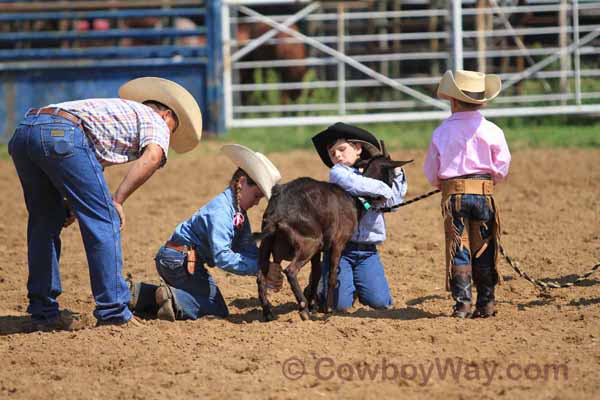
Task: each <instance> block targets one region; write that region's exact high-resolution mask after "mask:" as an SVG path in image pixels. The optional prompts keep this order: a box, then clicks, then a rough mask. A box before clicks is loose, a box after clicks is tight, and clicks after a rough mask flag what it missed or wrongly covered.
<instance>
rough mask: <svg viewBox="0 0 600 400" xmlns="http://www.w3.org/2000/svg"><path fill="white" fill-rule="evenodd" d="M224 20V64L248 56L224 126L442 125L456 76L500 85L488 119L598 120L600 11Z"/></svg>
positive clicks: (325, 8)
mask: <svg viewBox="0 0 600 400" xmlns="http://www.w3.org/2000/svg"><path fill="white" fill-rule="evenodd" d="M282 3H284V4H286V5H287V6H288V7H287V10H284V9H283V8H281V9H279V10H273V8H274V7H273V6H275V5H277V4H282ZM436 4H437V5H436ZM292 5H293V7H292ZM440 5H441V6H440ZM268 6H271V7H270V8H269V7H268ZM261 7H262V8H261ZM398 7H401V8H398ZM282 10H283V11H282ZM290 10H292V11H290ZM457 10H458V14H456V15H458V16H459V17H458V18H453V15H455V14H454V13H456V12H457ZM223 15H224V16H226V22H225V23H224V25H223V28H224V32H223V40H224V45H225V59H228V54H229V55H231V54H234V53H238V52H240V51H244V49H245V48H246V47H248V46H250V47H251V48H252V49H253V50H252V51H247V52H245V54H244V57H237V58H236V59H235V60H233V61H232V62H231V63H230V64H226V69H225V82H226V90H225V92H226V93H229V92H230V93H231V94H230V95H229V96H226V109H227V110H226V115H227V116H226V120H227V126H230V127H242V126H243V127H246V126H265V125H268V126H277V125H304V124H322V123H328V122H333V121H335V120H345V121H354V122H359V121H369V122H375V121H392V120H413V119H414V120H419V119H431V118H441V117H443V116H446V115H447V111H443V110H442V111H440V110H439V108H441V107H439V106H438V103H436V102H434V101H433V100H434V99H435V90H436V86H437V83H438V82H439V80H440V78H441V74H442V73H443V72H444V71H445V70H446V69H450V68H457V67H460V66H464V68H466V69H472V70H480V71H483V72H486V73H495V74H498V75H500V76H501V78H502V79H503V81H504V82H505V83H506V89H505V90H504V91H503V93H502V94H501V96H500V97H499V98H497V99H496V100H495V101H494V102H493V103H492V104H490V106H488V107H486V111H485V112H486V113H487V114H488V115H496V116H498V115H506V116H512V115H523V114H522V112H523V110H527V112H529V113H533V114H536V115H544V114H551V113H556V112H557V110H559V111H558V112H562V113H582V112H600V101H599V99H600V83H599V82H598V81H597V77H598V76H599V75H600V59H599V58H598V54H599V53H600V40H598V38H597V36H599V34H600V1H592V0H587V1H586V0H568V1H566V0H554V1H552V0H544V1H535V0H534V1H527V4H523V5H521V4H519V5H515V4H514V3H513V2H509V1H502V0H472V1H462V2H460V1H452V2H441V1H437V2H436V1H417V0H415V1H402V2H393V1H381V2H364V3H360V2H357V3H352V2H348V3H347V4H345V2H337V3H331V2H316V1H304V2H301V3H300V4H298V2H291V1H287V2H286V1H278V2H274V1H260V0H252V1H244V0H236V1H225V3H224V13H223ZM291 19H293V20H294V25H293V26H289V24H288V26H286V21H290V20H291ZM247 26H254V27H255V28H252V29H255V31H259V32H258V33H256V34H255V35H254V36H252V35H247V34H242V35H240V32H246V31H247V30H248V28H247ZM256 27H260V29H257V28H256ZM261 46H262V47H263V48H265V49H278V48H280V49H285V48H286V46H287V48H288V49H291V48H294V46H295V47H296V48H298V47H303V48H304V53H300V54H301V56H299V57H298V56H296V57H294V56H289V55H286V56H278V57H268V56H265V54H267V53H269V51H272V50H266V51H264V52H261V51H260V49H261ZM290 53H291V52H290ZM295 70H296V71H297V70H304V71H305V73H304V74H303V76H302V77H301V78H300V79H297V78H296V79H291V77H292V76H293V75H294V73H293V72H294V71H295ZM249 76H250V77H249ZM417 110H418V112H415V111H417ZM308 114H310V115H308ZM525 115H527V114H525Z"/></svg>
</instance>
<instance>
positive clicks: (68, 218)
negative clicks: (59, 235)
mask: <svg viewBox="0 0 600 400" xmlns="http://www.w3.org/2000/svg"><path fill="white" fill-rule="evenodd" d="M63 205H64V207H65V211H66V212H67V216H66V218H65V222H63V228H66V227H68V226H69V225H71V224H72V223H73V222H75V213H73V209H72V208H71V205H70V204H69V202H68V201H67V199H63Z"/></svg>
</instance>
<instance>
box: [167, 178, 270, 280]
mask: <svg viewBox="0 0 600 400" xmlns="http://www.w3.org/2000/svg"><path fill="white" fill-rule="evenodd" d="M243 214H244V218H245V221H244V225H243V226H242V227H241V228H239V229H236V228H234V226H233V216H234V215H235V209H234V207H233V191H232V190H231V188H227V189H226V190H225V191H224V192H223V193H221V194H219V195H218V196H217V197H215V198H214V199H212V200H211V201H210V202H209V203H208V204H207V205H205V206H204V207H202V208H201V209H199V210H198V211H197V212H196V213H195V214H194V215H193V216H192V217H191V218H190V219H188V220H187V221H184V222H182V223H180V224H179V225H177V228H175V232H173V235H171V238H170V239H169V240H170V241H172V242H175V243H177V244H180V245H191V246H192V247H194V248H195V249H196V257H197V261H196V262H197V263H200V264H206V265H208V266H209V267H219V268H221V269H223V270H225V271H227V272H232V273H234V274H237V275H256V274H257V273H258V248H257V247H256V243H255V241H254V240H253V239H252V236H251V234H252V231H251V229H250V221H249V219H248V215H247V214H246V212H244V213H243Z"/></svg>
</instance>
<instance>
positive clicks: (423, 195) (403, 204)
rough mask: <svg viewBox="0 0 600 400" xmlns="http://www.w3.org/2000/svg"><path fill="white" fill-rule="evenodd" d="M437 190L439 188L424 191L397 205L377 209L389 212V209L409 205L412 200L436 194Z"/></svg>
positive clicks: (392, 209) (415, 200)
mask: <svg viewBox="0 0 600 400" xmlns="http://www.w3.org/2000/svg"><path fill="white" fill-rule="evenodd" d="M439 192H440V190H439V189H436V190H432V191H431V192H427V193H425V194H422V195H420V196H417V197H415V198H412V199H410V200H408V201H405V202H404V203H402V204H398V205H395V206H393V207H385V208H379V209H378V211H381V212H391V211H394V210H397V209H398V208H400V207H404V206H407V205H409V204H412V203H414V202H417V201H419V200H423V199H426V198H427V197H429V196H433V195H434V194H436V193H439Z"/></svg>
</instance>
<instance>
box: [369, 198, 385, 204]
mask: <svg viewBox="0 0 600 400" xmlns="http://www.w3.org/2000/svg"><path fill="white" fill-rule="evenodd" d="M384 204H385V197H383V196H379V197H376V198H374V199H372V200H371V205H373V206H375V207H381V206H383V205H384Z"/></svg>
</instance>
